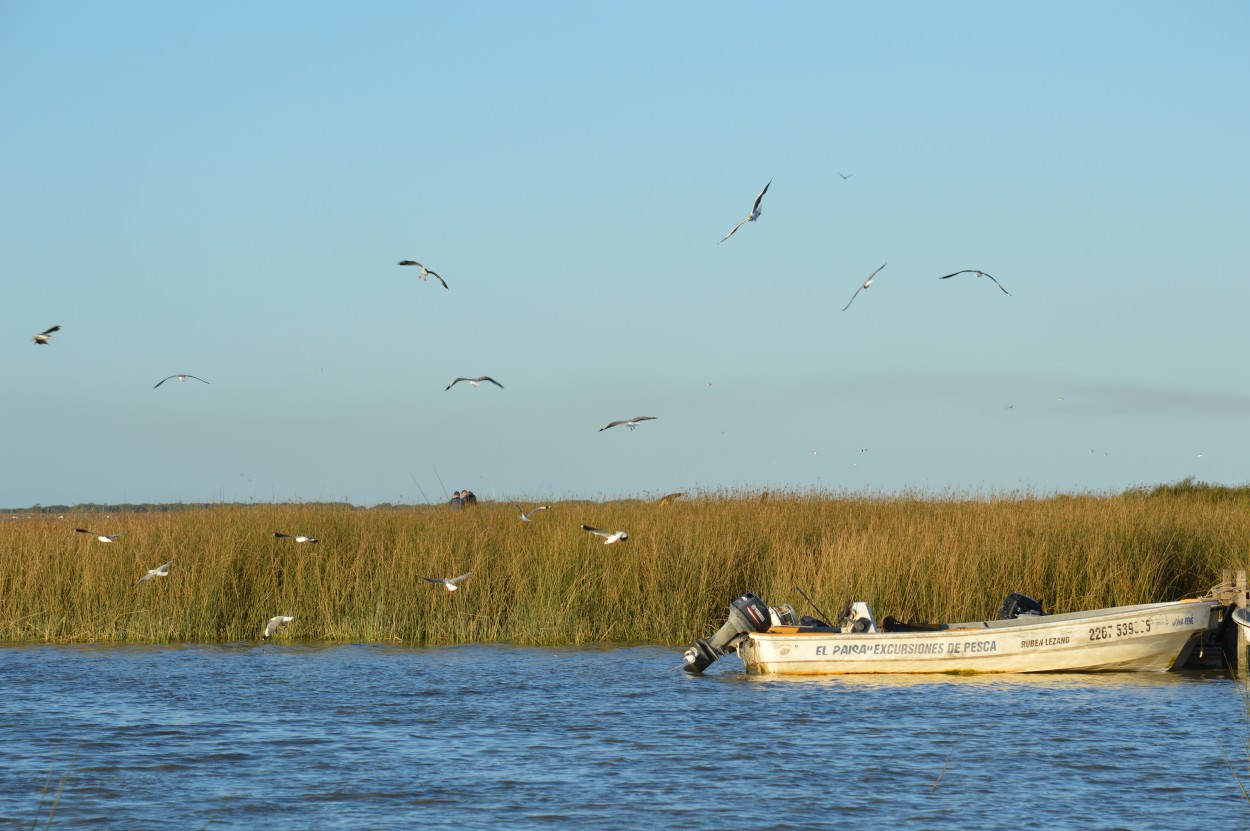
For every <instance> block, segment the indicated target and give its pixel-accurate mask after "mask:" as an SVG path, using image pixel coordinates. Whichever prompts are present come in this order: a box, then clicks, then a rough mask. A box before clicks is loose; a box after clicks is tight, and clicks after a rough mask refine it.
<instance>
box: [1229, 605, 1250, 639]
mask: <svg viewBox="0 0 1250 831" xmlns="http://www.w3.org/2000/svg"><path fill="white" fill-rule="evenodd" d="M1232 619H1233V622H1234V623H1236V624H1237V625H1238V626H1240V627H1241V631H1243V632H1245V633H1246V636H1247V637H1250V609H1246V608H1244V607H1243V608H1240V609H1233V614H1232Z"/></svg>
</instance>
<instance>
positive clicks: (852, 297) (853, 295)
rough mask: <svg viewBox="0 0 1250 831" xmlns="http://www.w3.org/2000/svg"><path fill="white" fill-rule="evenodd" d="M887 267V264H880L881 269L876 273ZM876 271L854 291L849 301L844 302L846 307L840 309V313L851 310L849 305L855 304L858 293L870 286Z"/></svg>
mask: <svg viewBox="0 0 1250 831" xmlns="http://www.w3.org/2000/svg"><path fill="white" fill-rule="evenodd" d="M887 265H888V263H882V264H881V267H880V268H878V269H877V271H880V270H881V269H882V268H885V267H886V266H887ZM877 271H874V272H873V273H872V274H869V275H868V279H867V280H865V281H864V284H863V285H862V286H860V287H859V288H857V289H855V294H852V295H851V299H850V300H848V301H847V302H846V305H845V306H843V307H842V311H844V312H845V311H846V310H847V309H849V308H851V304H852V303H854V302H855V298H856V297H857V296H858V295H859V293H860V292H861V291H863V290H864V289H866V288H868V287H869V286H871V285H872V278H873V277H876V276H877Z"/></svg>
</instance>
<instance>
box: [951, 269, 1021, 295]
mask: <svg viewBox="0 0 1250 831" xmlns="http://www.w3.org/2000/svg"><path fill="white" fill-rule="evenodd" d="M956 274H975V275H977V276H978V277H989V278H990V280H991V281H993V283H994V285H996V286H998V287H999V288H1000V289H1002V292H1003V294H1005V295H1007V296H1008V297H1011V292H1009V291H1007V289H1004V288H1003V284H1002V283H1000V282H998V281H997V280H995V279H994V278H993V277H990V275H988V274H986V273H985V272H984V271H979V270H977V269H975V268H965V269H964V270H963V271H955V272H952V273H950V274H947V275H945V276H943V277H939V278H938V279H939V280H949V279H950V278H951V277H954V276H955V275H956Z"/></svg>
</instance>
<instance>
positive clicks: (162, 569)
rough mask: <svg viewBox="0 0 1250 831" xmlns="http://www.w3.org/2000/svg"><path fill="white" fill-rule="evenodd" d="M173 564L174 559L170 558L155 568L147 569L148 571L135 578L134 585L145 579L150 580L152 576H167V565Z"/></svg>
mask: <svg viewBox="0 0 1250 831" xmlns="http://www.w3.org/2000/svg"><path fill="white" fill-rule="evenodd" d="M173 564H174V561H173V560H170V561H169V562H168V563H165V564H164V565H159V566H157V567H156V568H150V569H148V573H147V574H145V575H143V576H142V577H140V578H139V579H138V580H136V581H135V585H136V586H137V585H139V584H140V583H142V582H144V581H146V580H151V579H152V578H153V577H168V576H169V567H170V566H172V565H173Z"/></svg>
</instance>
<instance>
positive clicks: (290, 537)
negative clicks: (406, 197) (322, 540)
mask: <svg viewBox="0 0 1250 831" xmlns="http://www.w3.org/2000/svg"><path fill="white" fill-rule="evenodd" d="M273 535H274V536H275V537H277V538H278V539H280V540H295V541H296V542H316V541H317V540H315V539H314V538H312V537H305V536H304V535H303V534H283V533H282V532H281V531H274V532H273Z"/></svg>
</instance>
